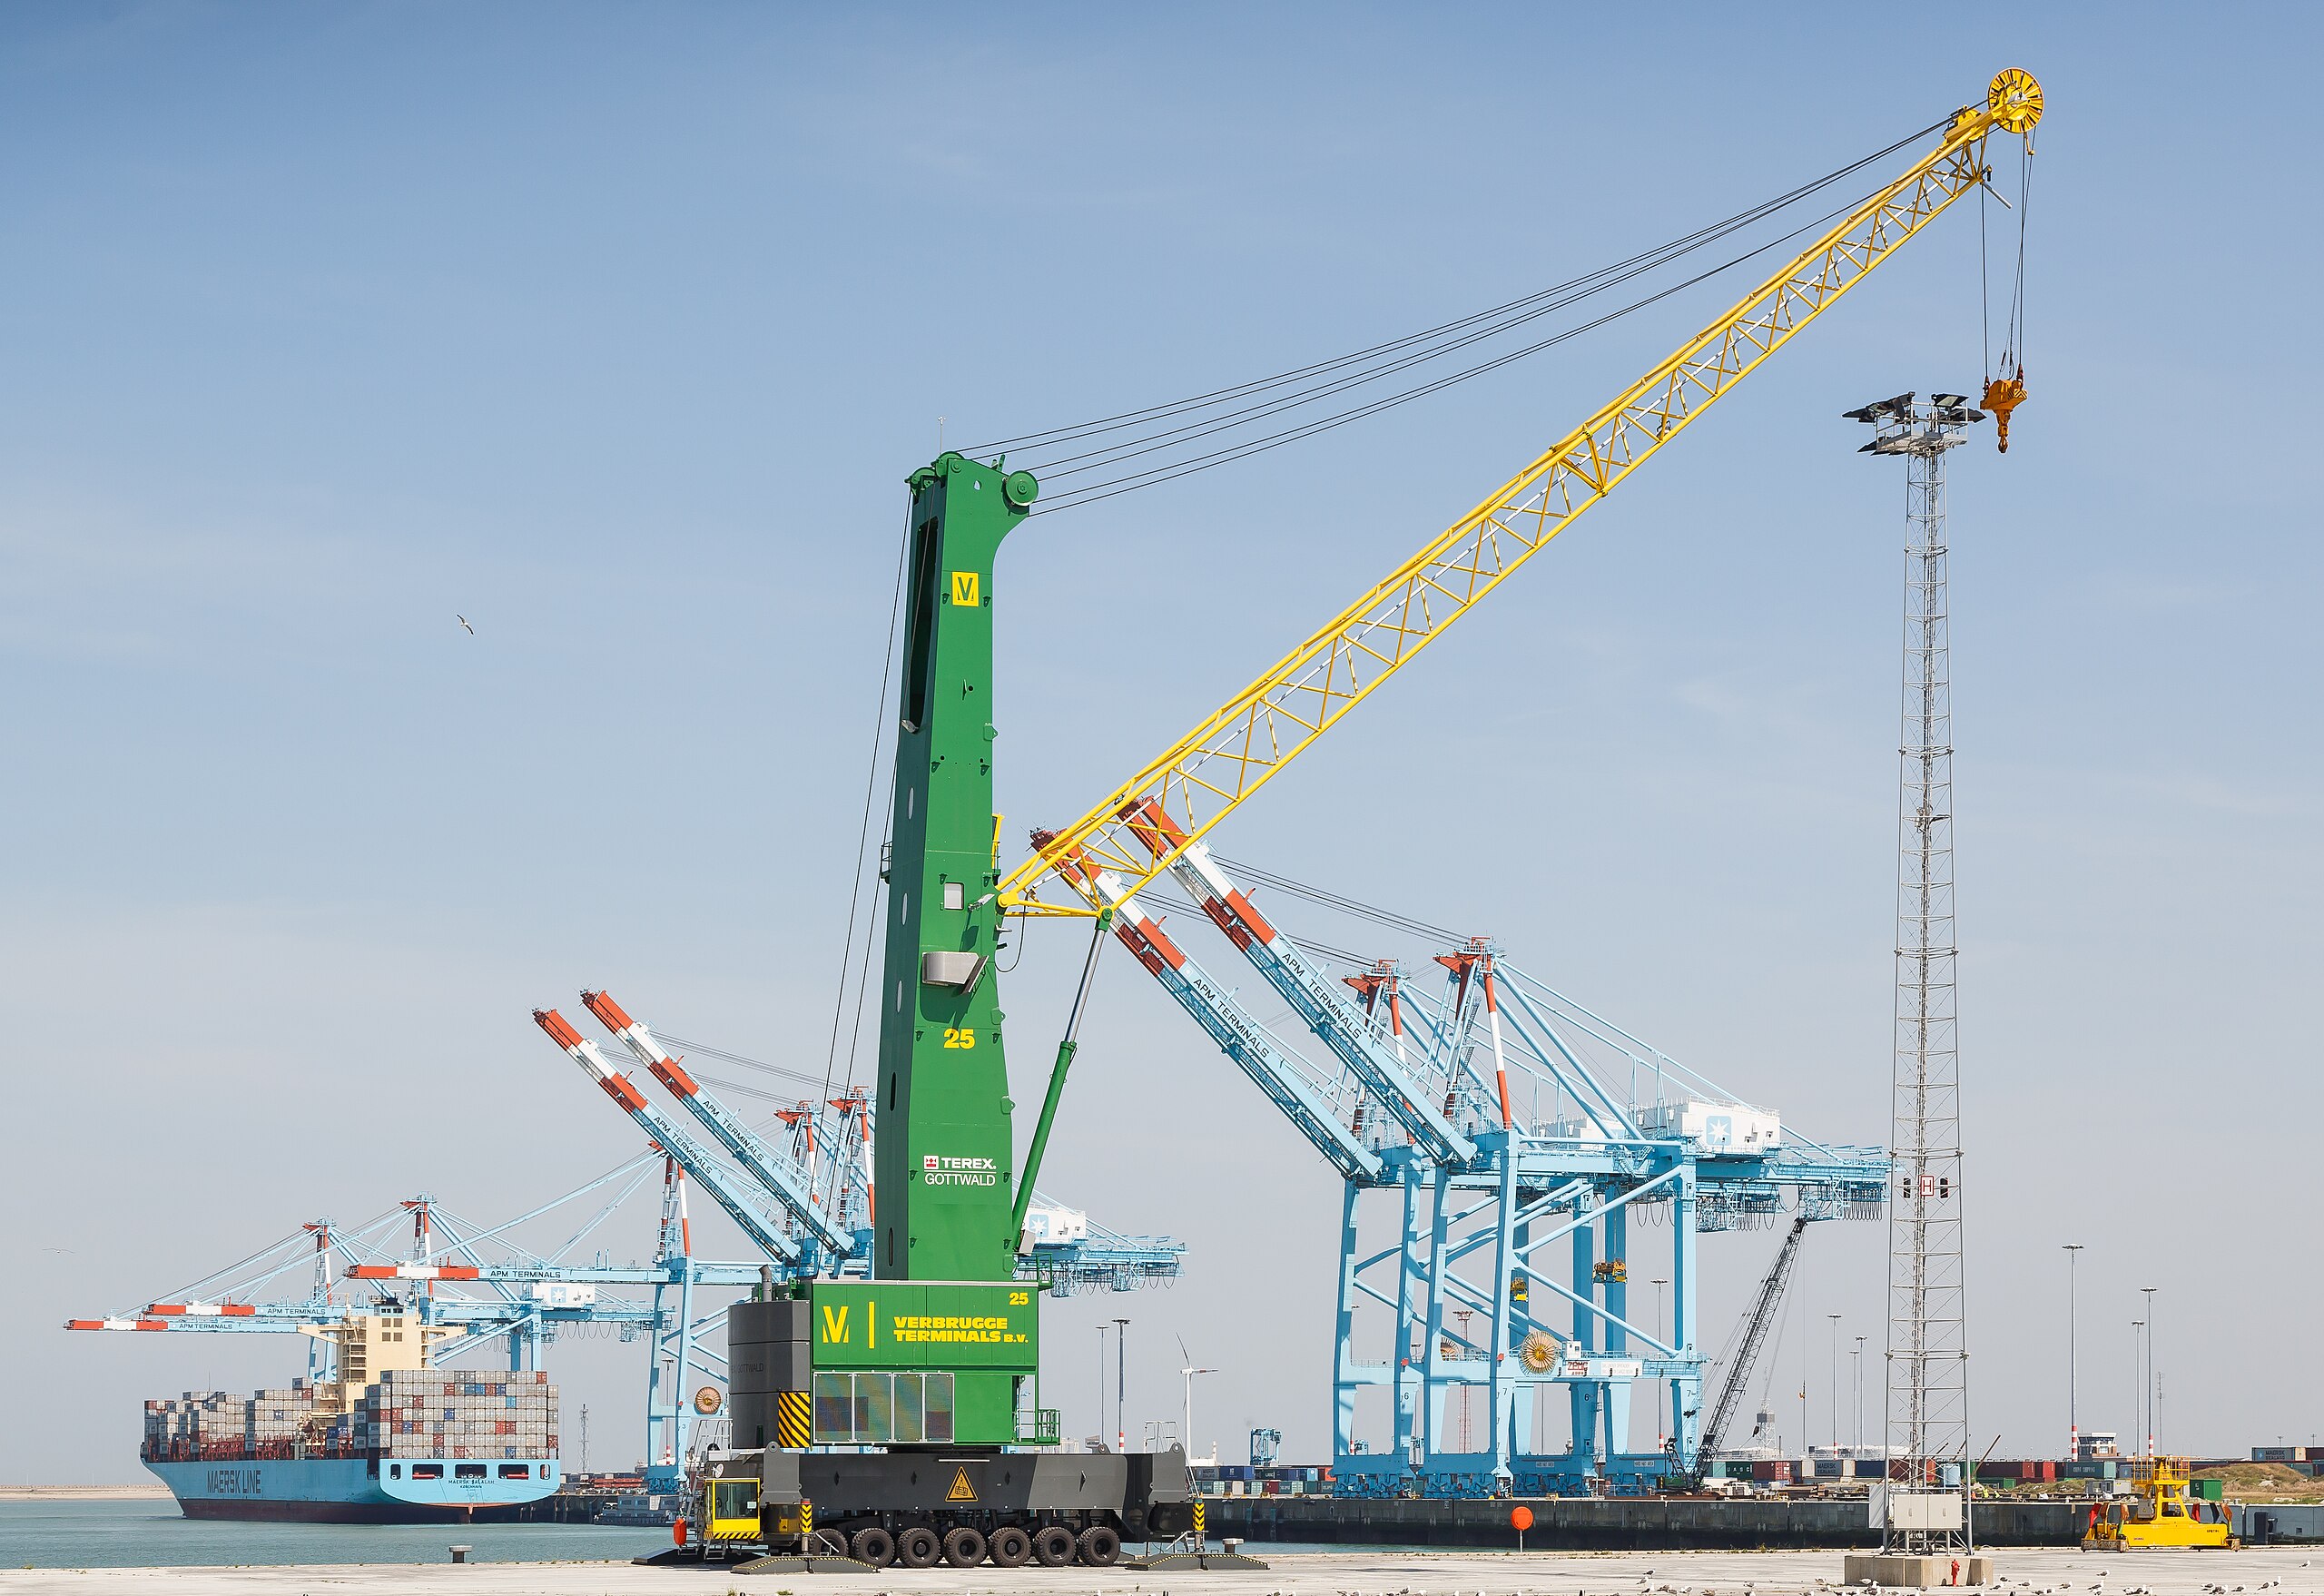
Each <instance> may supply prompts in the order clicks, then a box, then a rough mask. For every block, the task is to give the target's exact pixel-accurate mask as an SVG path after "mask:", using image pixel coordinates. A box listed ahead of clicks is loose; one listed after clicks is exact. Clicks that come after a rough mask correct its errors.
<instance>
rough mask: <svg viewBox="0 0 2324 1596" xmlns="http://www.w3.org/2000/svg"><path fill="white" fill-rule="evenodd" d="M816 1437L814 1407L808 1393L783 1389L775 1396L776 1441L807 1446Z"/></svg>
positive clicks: (778, 1443) (780, 1443)
mask: <svg viewBox="0 0 2324 1596" xmlns="http://www.w3.org/2000/svg"><path fill="white" fill-rule="evenodd" d="M814 1438H815V1433H814V1423H813V1407H812V1401H811V1399H810V1398H809V1396H808V1394H807V1393H805V1392H803V1391H782V1392H777V1393H776V1394H775V1398H774V1443H775V1444H776V1445H777V1446H807V1445H811V1444H812V1443H813V1441H814Z"/></svg>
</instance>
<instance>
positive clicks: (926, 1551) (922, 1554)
mask: <svg viewBox="0 0 2324 1596" xmlns="http://www.w3.org/2000/svg"><path fill="white" fill-rule="evenodd" d="M943 1555H944V1546H943V1543H942V1542H940V1541H938V1540H937V1539H936V1532H935V1531H933V1530H931V1529H930V1528H929V1527H928V1526H927V1525H926V1524H914V1525H913V1526H912V1527H911V1529H909V1530H906V1531H905V1532H903V1533H902V1534H901V1535H899V1536H897V1537H896V1561H897V1562H900V1563H901V1564H903V1565H904V1567H906V1568H934V1567H935V1566H936V1560H937V1559H938V1558H940V1557H941V1556H943Z"/></svg>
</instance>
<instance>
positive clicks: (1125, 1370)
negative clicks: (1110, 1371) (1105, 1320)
mask: <svg viewBox="0 0 2324 1596" xmlns="http://www.w3.org/2000/svg"><path fill="white" fill-rule="evenodd" d="M1128 1384H1129V1321H1128V1319H1116V1320H1115V1321H1114V1450H1115V1451H1116V1452H1128V1450H1129V1421H1128V1420H1127V1419H1125V1418H1124V1417H1123V1416H1122V1392H1123V1389H1124V1388H1125V1387H1126V1386H1128ZM1100 1422H1101V1423H1102V1422H1103V1421H1102V1420H1101V1421H1100Z"/></svg>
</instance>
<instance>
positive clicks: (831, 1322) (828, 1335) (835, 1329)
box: [823, 1304, 847, 1346]
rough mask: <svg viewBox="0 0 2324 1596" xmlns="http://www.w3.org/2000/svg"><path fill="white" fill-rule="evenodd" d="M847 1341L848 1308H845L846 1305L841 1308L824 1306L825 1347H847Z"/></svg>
mask: <svg viewBox="0 0 2324 1596" xmlns="http://www.w3.org/2000/svg"><path fill="white" fill-rule="evenodd" d="M846 1341H847V1308H846V1306H845V1305H842V1306H839V1307H832V1306H831V1305H828V1304H826V1305H824V1308H823V1343H824V1345H827V1346H830V1345H845V1343H846Z"/></svg>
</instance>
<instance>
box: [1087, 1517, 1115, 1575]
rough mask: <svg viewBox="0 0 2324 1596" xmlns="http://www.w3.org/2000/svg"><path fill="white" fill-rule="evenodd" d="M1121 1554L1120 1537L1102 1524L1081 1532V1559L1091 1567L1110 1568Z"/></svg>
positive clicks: (1093, 1525) (1091, 1526)
mask: <svg viewBox="0 0 2324 1596" xmlns="http://www.w3.org/2000/svg"><path fill="white" fill-rule="evenodd" d="M1121 1554H1122V1538H1121V1537H1120V1536H1119V1535H1117V1534H1115V1533H1114V1532H1113V1531H1112V1530H1111V1529H1110V1528H1108V1526H1107V1525H1104V1524H1092V1525H1090V1526H1089V1527H1088V1529H1086V1530H1084V1531H1082V1532H1081V1561H1082V1562H1086V1563H1088V1565H1089V1566H1090V1567H1091V1568H1111V1567H1112V1566H1113V1564H1114V1559H1116V1558H1118V1557H1119V1556H1120V1555H1121Z"/></svg>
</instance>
